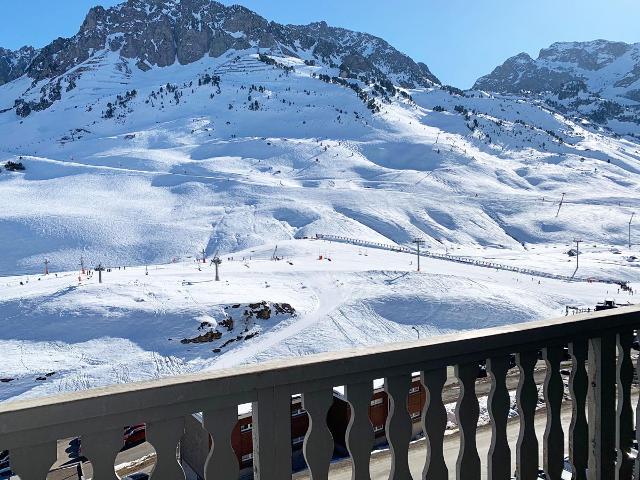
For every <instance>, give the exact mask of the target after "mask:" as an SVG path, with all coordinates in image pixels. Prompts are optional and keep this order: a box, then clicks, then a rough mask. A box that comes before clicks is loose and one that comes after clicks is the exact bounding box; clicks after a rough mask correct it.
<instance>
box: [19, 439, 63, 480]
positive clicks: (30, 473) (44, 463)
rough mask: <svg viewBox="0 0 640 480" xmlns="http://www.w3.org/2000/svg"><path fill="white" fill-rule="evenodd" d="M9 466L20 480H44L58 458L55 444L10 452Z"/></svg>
mask: <svg viewBox="0 0 640 480" xmlns="http://www.w3.org/2000/svg"><path fill="white" fill-rule="evenodd" d="M9 458H10V460H9V462H10V465H11V470H12V471H13V473H16V474H18V476H19V477H20V480H44V479H45V478H47V473H49V470H50V469H51V466H52V465H53V463H54V462H55V461H56V459H57V458H58V450H57V442H55V441H53V442H47V443H42V444H39V445H31V446H29V447H22V448H14V449H12V450H11V451H10V457H9Z"/></svg>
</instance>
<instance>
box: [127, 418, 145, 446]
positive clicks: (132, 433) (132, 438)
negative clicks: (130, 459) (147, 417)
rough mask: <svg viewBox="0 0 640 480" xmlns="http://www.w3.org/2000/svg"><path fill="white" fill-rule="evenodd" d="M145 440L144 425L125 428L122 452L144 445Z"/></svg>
mask: <svg viewBox="0 0 640 480" xmlns="http://www.w3.org/2000/svg"><path fill="white" fill-rule="evenodd" d="M146 440H147V438H146V429H145V425H144V423H141V424H139V425H133V426H131V427H126V428H125V429H124V447H122V450H128V449H130V448H133V447H135V446H137V445H140V444H141V443H144V442H145V441H146Z"/></svg>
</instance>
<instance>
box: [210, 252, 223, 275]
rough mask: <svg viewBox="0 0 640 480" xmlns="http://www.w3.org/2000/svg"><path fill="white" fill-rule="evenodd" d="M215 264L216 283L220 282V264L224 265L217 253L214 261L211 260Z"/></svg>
mask: <svg viewBox="0 0 640 480" xmlns="http://www.w3.org/2000/svg"><path fill="white" fill-rule="evenodd" d="M211 261H212V262H213V264H214V265H215V267H216V282H219V281H220V271H219V269H220V264H221V263H222V259H221V258H220V257H219V256H218V254H217V253H216V255H215V257H213V260H211Z"/></svg>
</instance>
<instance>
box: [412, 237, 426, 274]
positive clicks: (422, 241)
mask: <svg viewBox="0 0 640 480" xmlns="http://www.w3.org/2000/svg"><path fill="white" fill-rule="evenodd" d="M413 243H415V244H416V247H417V254H418V272H419V271H420V246H421V245H424V240H422V239H421V238H416V239H414V240H413Z"/></svg>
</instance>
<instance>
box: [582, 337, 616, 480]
mask: <svg viewBox="0 0 640 480" xmlns="http://www.w3.org/2000/svg"><path fill="white" fill-rule="evenodd" d="M588 371H589V384H590V388H589V396H588V400H589V403H588V405H589V408H588V412H589V444H590V446H591V449H590V452H589V474H588V478H592V479H596V478H597V479H601V478H614V475H615V461H616V423H615V421H613V419H614V418H615V415H616V390H615V376H616V335H615V334H614V333H607V334H605V335H603V336H602V337H600V338H592V339H590V340H589V369H588Z"/></svg>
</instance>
